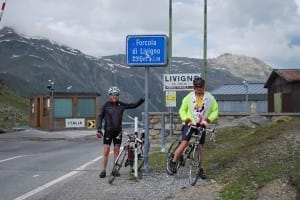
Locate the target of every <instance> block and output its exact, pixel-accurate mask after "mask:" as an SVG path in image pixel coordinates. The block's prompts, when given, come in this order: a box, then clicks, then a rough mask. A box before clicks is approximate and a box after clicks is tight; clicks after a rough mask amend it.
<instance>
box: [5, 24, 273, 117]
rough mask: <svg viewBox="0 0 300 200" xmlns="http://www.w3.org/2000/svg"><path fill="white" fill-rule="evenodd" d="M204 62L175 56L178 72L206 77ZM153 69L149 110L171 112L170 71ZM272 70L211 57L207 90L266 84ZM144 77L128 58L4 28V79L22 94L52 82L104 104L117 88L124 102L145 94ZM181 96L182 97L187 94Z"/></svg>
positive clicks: (243, 61) (262, 65) (38, 90)
mask: <svg viewBox="0 0 300 200" xmlns="http://www.w3.org/2000/svg"><path fill="white" fill-rule="evenodd" d="M202 63H203V61H202V60H201V59H195V58H186V57H174V58H172V73H201V72H202V70H203V64H202ZM149 71H150V76H149V79H150V80H149V83H150V84H149V91H150V103H149V111H150V112H152V111H166V110H167V109H166V108H165V98H164V92H163V91H162V77H163V74H166V73H168V68H167V67H152V68H150V70H149ZM270 72H271V67H270V66H268V65H266V64H265V63H263V62H262V61H260V60H258V59H256V58H250V57H247V56H238V55H231V54H224V55H221V56H219V57H217V58H213V59H208V67H207V80H208V83H207V89H208V90H212V89H214V88H216V87H218V86H221V85H223V84H224V83H241V82H242V81H243V80H247V81H248V82H265V81H266V79H267V77H268V75H269V74H270ZM144 78H145V69H144V68H143V67H128V66H127V65H126V57H125V55H111V56H103V57H101V58H96V57H93V56H89V55H86V54H84V53H82V52H81V51H79V50H77V49H73V48H71V47H67V46H64V45H60V44H58V43H56V42H53V41H50V40H48V39H46V38H38V37H27V36H24V35H22V34H18V33H16V32H15V31H14V30H13V29H11V28H8V27H5V28H3V29H1V30H0V80H2V81H3V82H4V83H5V84H7V85H9V86H10V87H11V88H13V89H14V90H15V91H16V92H17V93H18V94H19V95H21V96H24V97H27V98H28V97H30V96H32V95H36V94H46V93H47V92H48V90H47V88H46V86H47V84H48V80H50V79H51V80H53V81H54V88H55V91H66V88H67V87H69V86H72V89H71V91H73V92H75V91H76V92H99V93H100V94H101V95H102V96H101V100H102V101H103V100H105V99H106V98H107V94H106V93H107V92H106V91H107V89H108V88H109V87H110V86H112V85H117V86H118V87H120V89H121V91H122V93H121V100H123V101H125V102H131V101H135V100H137V99H138V98H140V97H141V96H143V94H144V82H145V81H144ZM177 94H178V96H177V99H181V97H182V96H183V95H184V94H186V92H178V93H177ZM177 104H179V101H178V102H177ZM139 111H143V108H139Z"/></svg>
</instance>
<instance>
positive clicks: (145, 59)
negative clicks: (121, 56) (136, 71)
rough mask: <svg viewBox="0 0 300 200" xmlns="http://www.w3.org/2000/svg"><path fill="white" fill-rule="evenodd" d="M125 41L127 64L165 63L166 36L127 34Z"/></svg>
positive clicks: (161, 64) (163, 64)
mask: <svg viewBox="0 0 300 200" xmlns="http://www.w3.org/2000/svg"><path fill="white" fill-rule="evenodd" d="M126 41H127V43H126V56H127V64H128V65H129V66H166V65H167V63H168V62H167V61H168V59H167V36H165V35H129V36H127V38H126Z"/></svg>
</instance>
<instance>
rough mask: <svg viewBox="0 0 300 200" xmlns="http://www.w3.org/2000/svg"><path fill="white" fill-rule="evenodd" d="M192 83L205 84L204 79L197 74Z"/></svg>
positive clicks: (195, 84) (196, 84)
mask: <svg viewBox="0 0 300 200" xmlns="http://www.w3.org/2000/svg"><path fill="white" fill-rule="evenodd" d="M193 85H194V86H204V85H205V80H203V78H201V77H199V76H195V77H194V80H193Z"/></svg>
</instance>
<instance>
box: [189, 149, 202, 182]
mask: <svg viewBox="0 0 300 200" xmlns="http://www.w3.org/2000/svg"><path fill="white" fill-rule="evenodd" d="M200 151H201V149H200V147H199V145H197V146H196V147H195V148H194V150H193V151H192V152H191V159H190V164H189V183H190V184H191V185H192V186H194V185H195V184H196V183H197V181H198V179H199V176H198V172H199V169H200V168H199V166H200V155H201V154H200Z"/></svg>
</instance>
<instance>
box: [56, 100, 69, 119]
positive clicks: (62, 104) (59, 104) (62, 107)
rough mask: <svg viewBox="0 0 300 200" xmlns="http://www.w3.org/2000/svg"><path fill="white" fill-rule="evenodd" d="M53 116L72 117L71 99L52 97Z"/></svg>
mask: <svg viewBox="0 0 300 200" xmlns="http://www.w3.org/2000/svg"><path fill="white" fill-rule="evenodd" d="M54 117H55V118H59V117H61V118H65V117H72V99H54Z"/></svg>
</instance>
